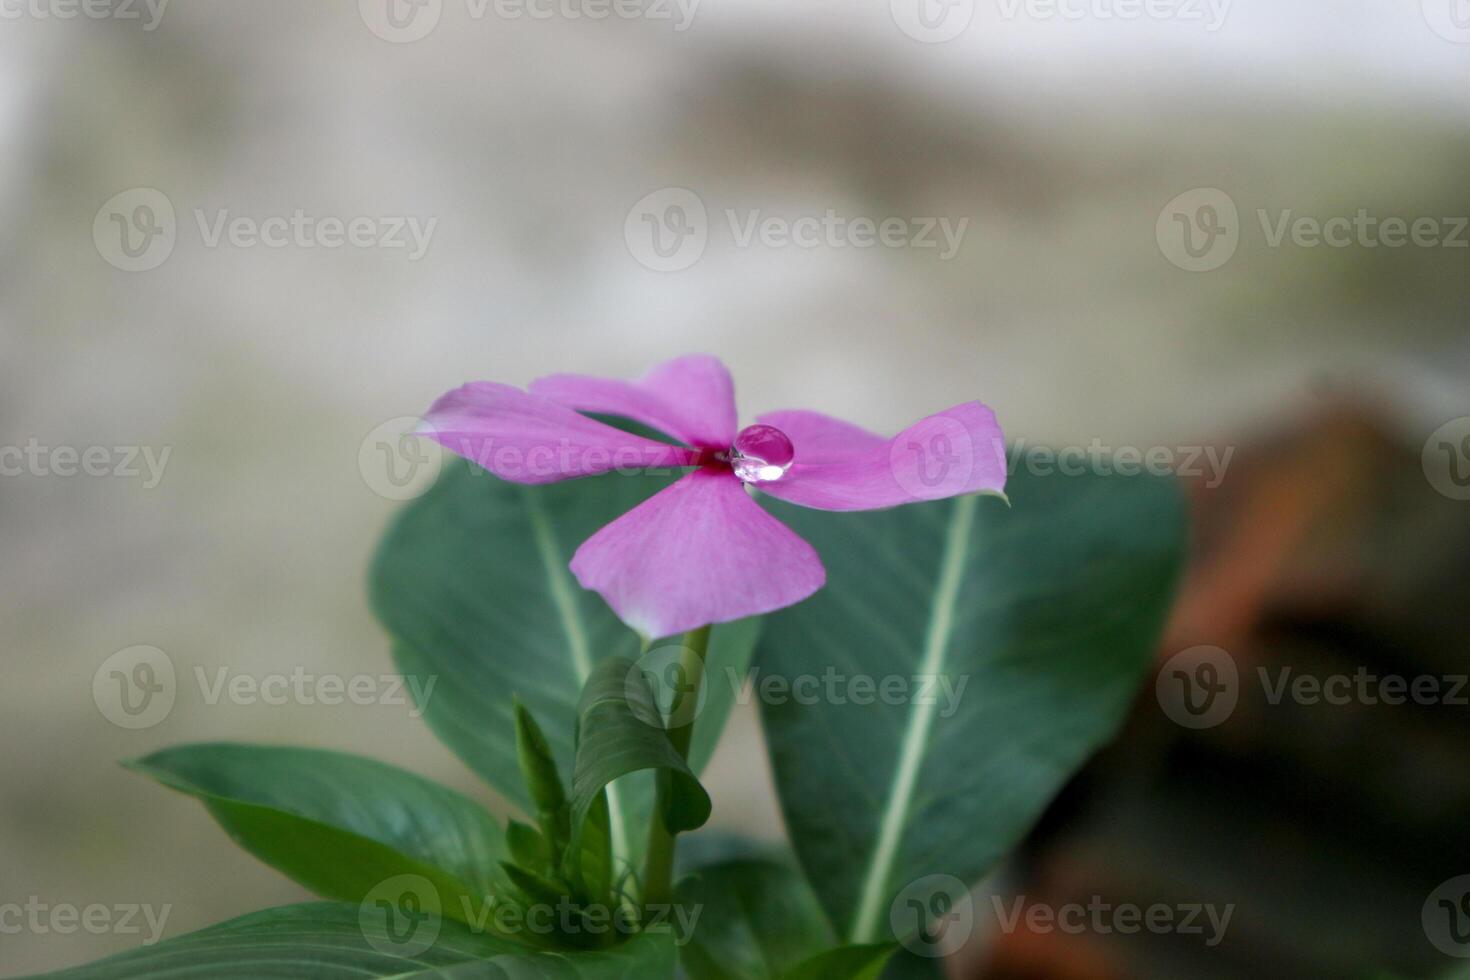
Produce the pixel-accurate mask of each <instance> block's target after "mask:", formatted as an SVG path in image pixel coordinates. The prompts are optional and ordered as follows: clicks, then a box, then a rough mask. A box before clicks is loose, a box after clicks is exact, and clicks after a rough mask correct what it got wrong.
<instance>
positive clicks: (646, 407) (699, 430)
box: [530, 354, 735, 449]
mask: <svg viewBox="0 0 1470 980" xmlns="http://www.w3.org/2000/svg"><path fill="white" fill-rule="evenodd" d="M530 390H531V392H532V393H533V394H537V395H541V396H543V397H545V398H550V399H551V400H552V401H556V402H560V403H561V404H563V405H566V406H568V407H570V408H575V409H577V410H578V411H581V412H597V413H599V414H603V415H621V416H623V417H624V418H629V419H632V420H633V421H635V422H642V423H643V424H644V425H651V426H653V427H654V428H655V429H659V430H661V431H663V432H667V433H668V434H669V435H671V436H674V437H675V438H677V439H682V440H684V441H685V442H687V443H688V444H689V445H691V446H698V447H700V448H703V449H728V448H730V443H732V442H734V441H735V383H734V382H733V381H731V380H730V372H729V371H728V370H727V369H726V368H725V365H723V364H721V363H720V362H719V360H718V359H717V358H714V357H710V356H708V355H706V354H691V355H689V356H688V357H680V358H676V359H674V360H672V361H667V362H665V363H663V364H660V365H659V366H658V367H656V368H654V369H653V370H652V371H650V372H648V373H647V374H645V375H644V376H643V377H641V378H639V379H638V380H637V381H612V380H608V379H604V378H592V377H588V376H587V375H583V374H553V375H550V376H549V377H545V378H538V379H537V380H535V381H533V382H531V387H530Z"/></svg>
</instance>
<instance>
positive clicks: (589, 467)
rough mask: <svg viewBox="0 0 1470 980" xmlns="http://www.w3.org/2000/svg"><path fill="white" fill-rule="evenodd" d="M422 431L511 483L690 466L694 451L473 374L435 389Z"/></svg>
mask: <svg viewBox="0 0 1470 980" xmlns="http://www.w3.org/2000/svg"><path fill="white" fill-rule="evenodd" d="M421 432H422V433H423V434H424V435H427V436H429V437H430V438H431V439H433V440H434V441H435V442H437V443H439V444H440V445H441V446H443V447H444V448H445V449H448V450H449V451H450V452H453V453H458V454H459V455H460V456H463V457H465V458H466V459H469V460H472V461H474V462H476V463H479V464H480V465H481V466H483V467H484V468H485V469H487V470H489V471H490V472H491V473H494V474H495V475H496V476H498V477H500V478H501V479H502V480H510V481H512V482H515V483H552V482H555V481H556V480H566V479H570V478H572V477H577V476H592V475H594V474H597V473H607V472H610V471H612V470H614V469H617V470H629V469H648V468H651V467H677V466H690V465H692V464H693V463H694V461H695V456H696V454H695V453H694V452H692V451H690V450H688V449H685V448H683V447H681V446H671V445H668V444H667V443H662V442H655V441H654V440H652V439H644V438H642V437H641V436H635V435H631V434H629V433H627V432H622V431H620V430H618V429H615V428H613V427H612V426H610V425H603V424H602V423H601V422H596V421H594V420H592V419H589V418H587V417H586V416H585V415H579V414H578V413H577V412H574V411H573V410H572V409H570V408H567V407H566V406H565V405H558V404H557V403H556V402H553V401H550V400H549V399H546V398H541V397H538V396H536V395H531V394H527V393H526V392H524V391H521V390H520V389H518V388H512V387H511V386H510V385H503V384H496V383H495V382H492V381H476V382H472V383H470V384H467V385H464V386H463V387H460V388H456V389H454V390H453V391H451V392H449V393H448V394H447V395H444V396H443V397H441V398H440V399H439V400H438V401H436V402H435V403H434V405H433V407H432V408H430V409H429V412H428V414H427V415H425V416H424V426H423V428H422V429H421Z"/></svg>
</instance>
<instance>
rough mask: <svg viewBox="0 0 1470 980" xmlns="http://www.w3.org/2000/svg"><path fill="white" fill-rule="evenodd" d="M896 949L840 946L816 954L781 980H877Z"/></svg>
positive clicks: (877, 945) (884, 945)
mask: <svg viewBox="0 0 1470 980" xmlns="http://www.w3.org/2000/svg"><path fill="white" fill-rule="evenodd" d="M896 949H898V947H897V946H895V945H894V944H893V943H872V944H869V945H866V946H839V947H837V948H836V949H829V950H827V951H826V952H825V953H818V954H817V955H816V956H813V957H812V958H811V959H809V960H807V961H806V962H804V963H802V964H801V965H800V966H798V967H797V968H796V969H794V970H792V971H790V972H789V973H786V974H784V975H783V976H782V977H781V980H876V978H877V977H879V976H881V975H882V973H883V968H884V967H885V966H887V965H888V961H889V960H890V959H892V957H893V953H894V951H895V950H896Z"/></svg>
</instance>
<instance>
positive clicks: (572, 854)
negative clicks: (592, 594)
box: [566, 657, 710, 881]
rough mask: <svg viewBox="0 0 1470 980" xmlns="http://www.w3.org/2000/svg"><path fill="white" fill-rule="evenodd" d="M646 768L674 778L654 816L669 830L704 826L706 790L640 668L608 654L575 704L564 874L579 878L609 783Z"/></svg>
mask: <svg viewBox="0 0 1470 980" xmlns="http://www.w3.org/2000/svg"><path fill="white" fill-rule="evenodd" d="M650 769H652V770H663V771H666V772H667V773H668V774H669V778H670V779H671V781H672V783H671V785H672V791H671V792H670V793H669V794H668V798H667V803H666V805H665V807H664V812H663V813H661V814H657V815H656V816H655V819H662V820H663V821H664V826H665V827H666V828H668V830H669V832H670V833H679V832H681V831H685V830H693V829H695V828H696V827H700V826H703V824H704V822H705V821H706V820H708V819H709V814H710V798H709V794H708V793H706V792H705V790H704V787H703V786H701V785H700V784H699V780H698V779H697V778H696V777H695V775H694V773H693V772H692V771H691V770H690V769H689V765H688V763H686V762H685V761H684V760H683V759H682V758H681V757H680V756H679V753H678V752H677V751H676V750H675V749H674V746H673V744H672V743H670V742H669V736H668V733H667V732H666V731H665V730H664V728H663V723H662V719H661V716H660V715H659V713H658V707H657V705H656V704H655V702H654V699H653V692H652V691H650V690H649V688H648V681H647V679H646V678H645V677H644V676H643V671H642V670H640V669H638V666H637V665H636V664H635V663H634V662H633V661H632V660H630V659H628V658H626V657H612V658H609V659H607V660H604V661H602V662H601V663H599V664H598V665H597V666H596V667H595V668H594V669H593V671H592V675H591V677H589V678H588V680H587V686H586V687H585V688H584V689H583V691H582V698H581V703H580V705H579V707H578V721H577V761H576V766H575V768H574V770H573V772H572V845H571V848H570V849H569V850H568V861H567V865H568V867H567V869H566V874H567V876H568V877H570V878H573V879H574V881H581V880H583V871H582V868H581V862H580V857H581V855H582V853H583V847H584V836H585V833H586V825H587V823H588V817H589V816H590V815H591V814H592V812H593V810H594V808H595V807H596V806H598V805H599V801H602V800H603V799H604V794H603V791H604V790H605V789H606V788H607V786H608V784H610V783H611V782H612V781H613V780H615V779H618V778H619V777H621V776H626V775H628V774H629V773H634V772H642V771H644V770H650ZM574 859H575V860H574Z"/></svg>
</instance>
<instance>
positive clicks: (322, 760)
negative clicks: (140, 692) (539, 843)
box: [128, 742, 509, 917]
mask: <svg viewBox="0 0 1470 980" xmlns="http://www.w3.org/2000/svg"><path fill="white" fill-rule="evenodd" d="M128 765H129V766H130V767H131V768H133V769H136V770H137V771H139V772H142V773H146V774H148V775H150V776H152V777H154V778H155V779H157V780H159V781H160V782H162V783H163V784H164V785H166V786H169V787H171V788H173V789H176V790H179V791H180V792H183V793H188V794H189V795H191V796H195V797H198V798H199V799H200V800H202V801H203V802H204V805H205V806H206V807H207V808H208V809H209V812H210V813H211V814H212V815H213V816H214V818H215V819H216V820H218V821H219V823H220V825H221V826H222V827H224V829H225V831H226V832H227V833H228V834H229V835H230V837H231V838H233V839H234V840H235V842H236V843H238V844H239V845H240V846H241V847H243V848H245V849H246V850H247V851H249V852H250V853H251V854H254V855H255V856H256V857H258V858H260V859H261V860H262V861H264V862H266V863H267V864H269V865H271V866H273V867H275V868H277V869H279V870H281V871H282V872H284V873H285V874H287V875H288V876H290V877H291V878H292V879H294V880H295V881H298V882H300V883H301V884H302V885H304V886H306V887H307V888H309V889H311V890H312V891H314V892H316V893H317V894H319V895H322V896H323V897H326V898H334V899H343V900H346V901H359V900H361V899H362V897H363V896H364V895H366V894H368V893H369V892H371V891H372V890H373V889H374V888H375V887H376V886H378V885H379V884H380V883H382V882H383V881H384V880H386V879H389V878H393V877H395V876H398V875H406V874H411V875H418V876H421V877H423V878H426V879H428V880H429V881H430V882H431V883H432V884H433V886H434V888H435V889H436V890H437V891H438V893H439V896H440V898H441V899H442V901H443V902H444V905H445V909H444V912H445V914H446V915H449V916H452V917H461V916H462V915H463V914H465V913H464V911H463V910H464V908H465V907H466V906H465V903H466V902H469V903H471V905H473V904H474V903H477V902H479V901H480V900H481V899H483V898H484V897H485V896H488V895H494V894H497V893H501V892H503V891H504V889H503V887H502V886H501V878H500V872H499V862H500V861H502V860H504V859H506V858H507V857H508V856H509V853H508V850H507V848H506V846H505V840H504V836H503V835H502V833H501V831H500V828H499V826H497V825H496V823H495V821H494V820H493V819H492V818H491V816H490V814H489V813H487V812H486V811H485V810H484V809H483V808H482V807H481V806H480V805H479V804H477V803H475V802H474V801H473V800H470V799H469V798H467V797H465V796H462V795H460V794H459V793H456V792H454V791H453V790H451V789H448V788H446V787H443V786H440V785H438V784H437V783H433V782H430V781H429V780H427V779H423V778H422V777H419V776H416V775H414V774H413V773H410V772H405V771H403V770H402V769H397V768H394V767H393V766H389V765H385V764H383V763H381V762H376V761H374V760H372V759H367V758H364V757H362V756H357V755H348V754H346V753H342V752H328V751H325V750H321V749H301V748H284V747H276V746H263V745H240V744H231V743H222V742H221V743H207V744H200V745H184V746H179V747H177V748H171V749H165V750H163V751H161V752H155V753H154V754H153V755H150V756H147V757H146V758H143V759H139V760H137V761H135V762H131V763H128Z"/></svg>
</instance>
